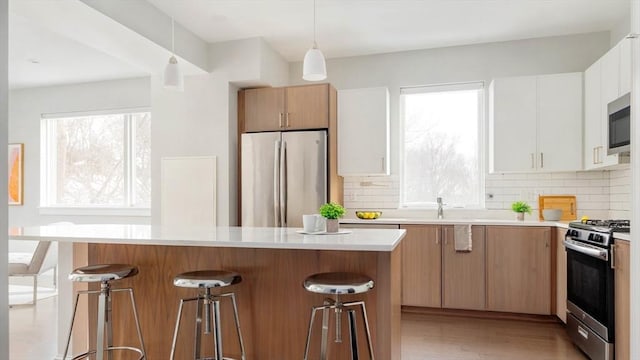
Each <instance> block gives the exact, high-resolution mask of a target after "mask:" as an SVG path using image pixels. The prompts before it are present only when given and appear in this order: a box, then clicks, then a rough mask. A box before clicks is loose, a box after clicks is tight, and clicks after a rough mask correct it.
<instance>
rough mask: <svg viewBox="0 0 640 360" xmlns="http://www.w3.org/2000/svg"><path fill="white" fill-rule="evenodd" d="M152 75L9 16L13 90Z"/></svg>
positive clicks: (10, 73)
mask: <svg viewBox="0 0 640 360" xmlns="http://www.w3.org/2000/svg"><path fill="white" fill-rule="evenodd" d="M148 75H149V73H148V72H145V71H143V70H142V69H138V68H136V67H135V66H133V65H131V64H128V63H125V62H123V61H122V60H119V59H116V58H115V57H112V56H109V55H107V54H105V53H104V52H101V51H99V50H96V49H93V48H91V47H88V46H86V45H84V44H81V43H78V42H76V41H74V40H71V39H69V38H67V37H64V36H62V35H58V34H56V33H53V32H51V31H49V30H47V29H44V28H42V27H40V26H38V25H37V24H34V23H33V22H30V21H28V20H26V19H24V18H21V17H20V16H17V15H14V14H10V15H9V87H10V88H12V89H15V88H24V87H37V86H48V85H54V84H71V83H83V82H90V81H100V80H111V79H123V78H132V77H140V76H148Z"/></svg>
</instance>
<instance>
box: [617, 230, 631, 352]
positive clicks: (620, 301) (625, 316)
mask: <svg viewBox="0 0 640 360" xmlns="http://www.w3.org/2000/svg"><path fill="white" fill-rule="evenodd" d="M614 256H615V273H614V279H615V280H614V281H615V295H614V296H615V321H616V329H615V331H616V344H615V353H616V360H629V352H630V342H629V336H630V332H631V324H630V319H629V317H630V313H629V306H630V300H631V299H630V293H629V286H630V280H631V274H630V268H629V267H630V265H631V262H630V260H631V259H630V256H631V254H630V248H629V242H627V241H620V240H616V241H615V250H614Z"/></svg>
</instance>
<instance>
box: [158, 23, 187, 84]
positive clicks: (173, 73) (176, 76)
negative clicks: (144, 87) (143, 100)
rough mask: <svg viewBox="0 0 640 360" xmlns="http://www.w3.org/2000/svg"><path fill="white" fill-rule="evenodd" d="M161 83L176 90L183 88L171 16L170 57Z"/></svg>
mask: <svg viewBox="0 0 640 360" xmlns="http://www.w3.org/2000/svg"><path fill="white" fill-rule="evenodd" d="M163 84H164V87H165V88H166V89H173V90H177V91H182V90H183V89H184V79H183V77H182V71H180V66H179V65H178V59H176V53H175V22H174V21H173V18H171V57H170V58H169V63H168V64H167V66H166V67H165V68H164V79H163Z"/></svg>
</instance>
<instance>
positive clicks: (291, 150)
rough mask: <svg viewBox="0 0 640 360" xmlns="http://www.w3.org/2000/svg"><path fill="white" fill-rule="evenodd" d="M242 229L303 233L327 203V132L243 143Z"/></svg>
mask: <svg viewBox="0 0 640 360" xmlns="http://www.w3.org/2000/svg"><path fill="white" fill-rule="evenodd" d="M241 143H242V147H241V152H242V155H241V161H242V167H241V177H242V190H241V191H242V194H241V196H242V204H241V206H242V226H275V227H302V215H303V214H317V213H318V208H319V207H320V206H321V205H322V204H324V203H325V202H326V201H327V166H328V165H327V132H326V131H325V130H319V131H291V132H264V133H247V134H242V137H241Z"/></svg>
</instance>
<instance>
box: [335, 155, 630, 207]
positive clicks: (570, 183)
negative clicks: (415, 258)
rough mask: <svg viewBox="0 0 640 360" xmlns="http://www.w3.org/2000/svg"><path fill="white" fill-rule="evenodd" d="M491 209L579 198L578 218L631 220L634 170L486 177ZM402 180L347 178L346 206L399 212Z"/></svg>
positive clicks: (533, 205) (396, 178) (487, 204)
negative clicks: (544, 198) (564, 197)
mask: <svg viewBox="0 0 640 360" xmlns="http://www.w3.org/2000/svg"><path fill="white" fill-rule="evenodd" d="M485 190H486V199H485V207H486V208H487V209H488V210H509V209H510V208H511V203H512V202H514V201H517V200H524V201H527V202H528V203H529V204H531V205H532V207H533V208H534V209H535V210H537V208H538V195H575V196H576V201H577V205H578V216H583V215H588V216H590V217H592V218H595V217H598V218H620V219H629V218H630V216H631V201H630V198H631V171H630V170H629V169H628V168H627V169H623V170H611V171H580V172H562V173H539V174H489V175H487V176H486V178H485ZM399 204H400V179H399V177H398V176H397V175H391V176H364V177H360V176H358V177H345V178H344V205H345V206H346V207H347V208H350V209H369V208H371V209H397V208H398V206H399Z"/></svg>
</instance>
